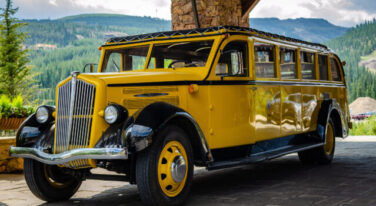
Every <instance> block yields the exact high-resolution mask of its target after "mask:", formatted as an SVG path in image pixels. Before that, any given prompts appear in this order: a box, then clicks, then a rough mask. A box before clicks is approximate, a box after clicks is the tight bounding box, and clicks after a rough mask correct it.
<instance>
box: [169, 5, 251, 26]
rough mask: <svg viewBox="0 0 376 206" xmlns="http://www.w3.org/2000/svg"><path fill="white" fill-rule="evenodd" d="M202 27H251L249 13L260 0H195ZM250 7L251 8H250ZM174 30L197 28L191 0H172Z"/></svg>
mask: <svg viewBox="0 0 376 206" xmlns="http://www.w3.org/2000/svg"><path fill="white" fill-rule="evenodd" d="M195 1H196V8H197V13H198V17H199V23H200V27H201V28H205V27H211V26H224V25H227V26H241V27H249V18H248V14H249V12H250V10H251V9H249V8H251V6H252V8H253V7H254V6H255V4H257V2H258V0H248V1H245V0H195ZM248 7H249V8H248ZM171 15H172V17H171V19H172V21H171V23H172V30H182V29H193V28H196V24H195V17H194V12H193V8H192V1H191V0H172V3H171Z"/></svg>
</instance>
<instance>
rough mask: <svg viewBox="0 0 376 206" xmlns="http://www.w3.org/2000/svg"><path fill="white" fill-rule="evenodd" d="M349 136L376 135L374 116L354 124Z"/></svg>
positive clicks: (375, 117) (375, 118)
mask: <svg viewBox="0 0 376 206" xmlns="http://www.w3.org/2000/svg"><path fill="white" fill-rule="evenodd" d="M350 135H376V116H372V117H370V118H368V119H366V120H364V121H362V122H358V123H354V125H353V128H352V129H351V130H350Z"/></svg>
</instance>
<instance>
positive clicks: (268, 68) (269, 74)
mask: <svg viewBox="0 0 376 206" xmlns="http://www.w3.org/2000/svg"><path fill="white" fill-rule="evenodd" d="M274 48H275V47H274V46H273V45H271V44H265V43H260V42H255V70H256V77H257V78H275V77H276V72H275V68H274V59H275V58H274Z"/></svg>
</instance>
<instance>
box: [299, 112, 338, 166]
mask: <svg viewBox="0 0 376 206" xmlns="http://www.w3.org/2000/svg"><path fill="white" fill-rule="evenodd" d="M334 150H335V130H334V123H333V121H332V119H330V120H329V122H328V124H327V125H326V136H325V144H324V145H323V146H322V147H318V148H314V149H310V150H306V151H302V152H299V153H298V155H299V159H300V161H301V162H302V163H303V164H314V163H319V164H330V163H331V162H332V160H333V157H334Z"/></svg>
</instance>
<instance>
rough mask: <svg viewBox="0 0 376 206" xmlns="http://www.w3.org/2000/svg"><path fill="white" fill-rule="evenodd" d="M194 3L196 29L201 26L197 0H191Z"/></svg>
mask: <svg viewBox="0 0 376 206" xmlns="http://www.w3.org/2000/svg"><path fill="white" fill-rule="evenodd" d="M191 3H192V9H193V15H194V16H193V17H194V19H195V24H196V29H199V28H200V20H199V18H198V13H197V6H196V0H191Z"/></svg>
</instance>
